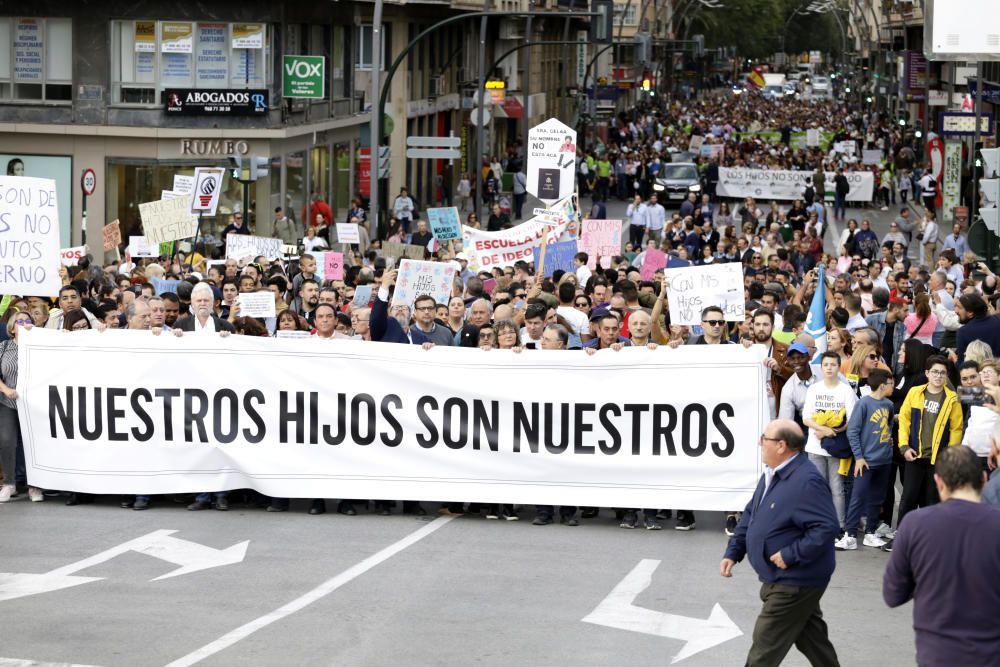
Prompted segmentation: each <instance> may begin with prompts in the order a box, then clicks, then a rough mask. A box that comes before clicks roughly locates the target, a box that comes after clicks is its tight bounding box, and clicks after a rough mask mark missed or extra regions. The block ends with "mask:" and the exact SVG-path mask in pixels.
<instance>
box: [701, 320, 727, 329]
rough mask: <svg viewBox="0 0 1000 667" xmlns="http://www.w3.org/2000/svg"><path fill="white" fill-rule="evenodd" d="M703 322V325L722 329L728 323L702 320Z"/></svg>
mask: <svg viewBox="0 0 1000 667" xmlns="http://www.w3.org/2000/svg"><path fill="white" fill-rule="evenodd" d="M701 322H702V324H709V325H711V326H713V327H721V326H723V325H724V324H725V323H726V321H725V320H702V321H701Z"/></svg>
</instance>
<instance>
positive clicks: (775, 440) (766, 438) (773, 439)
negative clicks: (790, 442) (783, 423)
mask: <svg viewBox="0 0 1000 667" xmlns="http://www.w3.org/2000/svg"><path fill="white" fill-rule="evenodd" d="M760 441H761V442H768V441H770V442H781V438H769V437H767V436H766V435H761V436H760Z"/></svg>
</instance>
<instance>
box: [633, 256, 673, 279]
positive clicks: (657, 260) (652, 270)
mask: <svg viewBox="0 0 1000 667" xmlns="http://www.w3.org/2000/svg"><path fill="white" fill-rule="evenodd" d="M666 265H667V254H666V253H665V252H662V251H660V250H656V249H655V248H650V249H649V250H647V251H646V258H645V259H644V260H643V262H642V268H641V269H639V277H640V278H641V279H642V280H652V279H653V276H654V275H655V274H656V272H657V271H658V270H660V269H662V268H663V267H665V266H666Z"/></svg>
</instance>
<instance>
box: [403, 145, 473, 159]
mask: <svg viewBox="0 0 1000 667" xmlns="http://www.w3.org/2000/svg"><path fill="white" fill-rule="evenodd" d="M406 157H408V158H423V159H431V160H457V159H458V158H460V157H462V151H461V150H459V149H457V148H407V149H406Z"/></svg>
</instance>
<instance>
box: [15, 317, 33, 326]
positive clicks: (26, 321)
mask: <svg viewBox="0 0 1000 667" xmlns="http://www.w3.org/2000/svg"><path fill="white" fill-rule="evenodd" d="M14 323H15V324H21V325H25V324H31V320H29V319H28V318H26V317H19V318H17V319H16V320H14Z"/></svg>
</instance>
